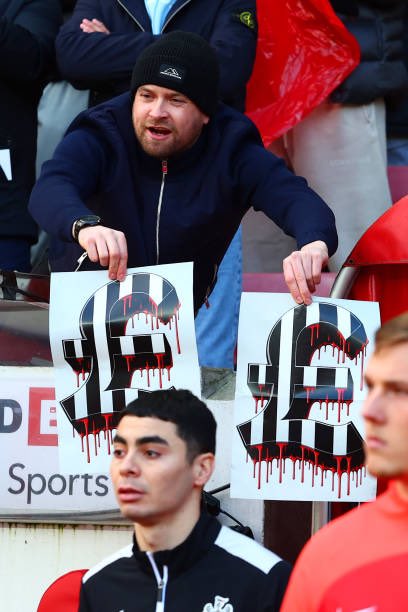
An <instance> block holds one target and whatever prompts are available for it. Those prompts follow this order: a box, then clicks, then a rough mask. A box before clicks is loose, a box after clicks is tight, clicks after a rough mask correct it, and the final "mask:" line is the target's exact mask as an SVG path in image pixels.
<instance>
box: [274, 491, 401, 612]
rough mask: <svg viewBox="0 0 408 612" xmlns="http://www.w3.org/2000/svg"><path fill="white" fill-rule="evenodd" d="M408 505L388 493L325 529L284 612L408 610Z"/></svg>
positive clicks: (300, 569) (298, 572) (310, 546)
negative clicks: (407, 577) (407, 585)
mask: <svg viewBox="0 0 408 612" xmlns="http://www.w3.org/2000/svg"><path fill="white" fill-rule="evenodd" d="M407 526H408V502H407V501H406V500H405V499H403V498H401V497H400V495H399V494H398V491H397V489H396V487H395V483H393V482H391V485H390V487H389V488H388V490H387V492H386V493H384V494H383V495H381V496H380V497H378V498H377V499H376V500H375V501H373V502H368V503H365V504H362V505H361V506H360V507H359V508H356V509H355V510H352V511H351V512H348V513H347V514H345V515H344V516H342V517H341V518H339V519H336V520H335V521H332V522H330V523H329V524H328V525H326V526H325V527H323V528H322V529H320V530H319V531H318V532H317V533H316V534H315V536H314V537H313V538H312V539H311V540H309V542H308V543H307V544H306V546H305V547H304V548H303V550H302V552H301V553H300V556H299V558H298V560H297V562H296V565H295V567H294V569H293V572H292V574H291V577H290V581H289V585H288V588H287V590H286V593H285V597H284V600H283V603H282V607H281V611H282V612H334V611H335V610H341V611H342V612H356V611H357V610H359V611H360V612H363V610H366V612H369V611H373V612H374V610H376V611H378V612H380V611H381V612H397V611H402V610H404V611H405V610H408V589H407V587H406V573H407V572H406V568H407V563H408V538H407Z"/></svg>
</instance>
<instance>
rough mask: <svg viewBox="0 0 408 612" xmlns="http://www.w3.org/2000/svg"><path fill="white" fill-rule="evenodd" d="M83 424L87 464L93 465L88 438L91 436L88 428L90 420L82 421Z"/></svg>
mask: <svg viewBox="0 0 408 612" xmlns="http://www.w3.org/2000/svg"><path fill="white" fill-rule="evenodd" d="M82 422H83V424H84V426H85V434H84V437H85V440H86V456H87V462H88V463H91V456H90V453H89V437H88V436H89V428H88V419H82Z"/></svg>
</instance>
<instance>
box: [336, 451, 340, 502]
mask: <svg viewBox="0 0 408 612" xmlns="http://www.w3.org/2000/svg"><path fill="white" fill-rule="evenodd" d="M336 463H337V478H338V483H339V490H338V498H339V499H340V497H341V469H340V466H341V457H336Z"/></svg>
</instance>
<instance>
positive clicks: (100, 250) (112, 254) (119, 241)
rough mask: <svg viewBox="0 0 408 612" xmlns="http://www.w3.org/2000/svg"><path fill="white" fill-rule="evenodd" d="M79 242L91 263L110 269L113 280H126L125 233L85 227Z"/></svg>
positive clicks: (126, 255)
mask: <svg viewBox="0 0 408 612" xmlns="http://www.w3.org/2000/svg"><path fill="white" fill-rule="evenodd" d="M78 242H79V244H80V245H81V247H82V248H83V249H84V250H85V251H86V252H87V253H88V257H89V259H90V260H91V261H93V262H94V263H97V262H99V263H100V264H101V266H104V267H109V270H108V272H109V278H110V279H111V280H118V281H123V280H125V277H126V273H127V259H128V252H127V243H126V238H125V234H124V233H123V232H119V231H117V230H114V229H111V228H110V227H104V226H103V225H95V226H92V227H84V228H83V229H81V230H80V232H79V234H78Z"/></svg>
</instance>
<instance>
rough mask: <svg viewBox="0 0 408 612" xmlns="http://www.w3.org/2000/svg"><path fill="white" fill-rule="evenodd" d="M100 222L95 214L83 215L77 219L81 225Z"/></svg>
mask: <svg viewBox="0 0 408 612" xmlns="http://www.w3.org/2000/svg"><path fill="white" fill-rule="evenodd" d="M100 222H101V218H100V217H98V216H97V215H85V216H84V217H81V218H80V219H78V221H77V223H78V224H82V225H86V224H89V225H98V224H99V223H100Z"/></svg>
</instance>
